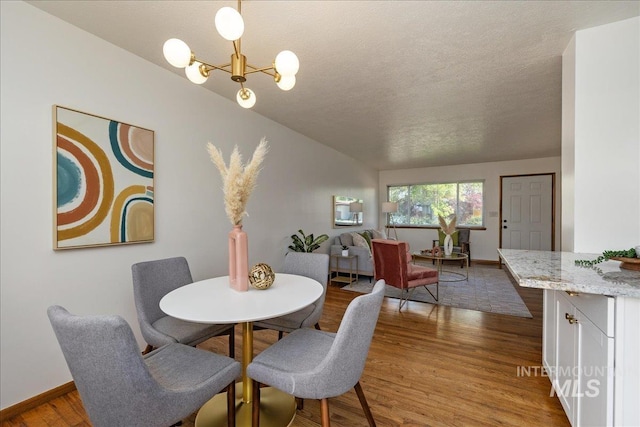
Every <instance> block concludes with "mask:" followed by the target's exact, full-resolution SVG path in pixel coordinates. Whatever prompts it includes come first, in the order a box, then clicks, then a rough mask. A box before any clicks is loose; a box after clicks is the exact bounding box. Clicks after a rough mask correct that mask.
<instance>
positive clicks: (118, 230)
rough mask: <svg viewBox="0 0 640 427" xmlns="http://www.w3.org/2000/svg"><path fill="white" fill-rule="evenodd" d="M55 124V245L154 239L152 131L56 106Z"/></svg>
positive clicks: (55, 246)
mask: <svg viewBox="0 0 640 427" xmlns="http://www.w3.org/2000/svg"><path fill="white" fill-rule="evenodd" d="M53 123H54V153H53V175H54V176H53V204H54V209H53V217H54V220H53V221H54V227H53V248H54V249H56V250H58V249H71V248H82V247H92V246H109V245H120V244H128V243H145V242H153V240H154V236H155V230H154V222H155V220H154V219H155V214H154V211H155V210H154V133H153V131H151V130H148V129H144V128H141V127H137V126H133V125H130V124H127V123H122V122H118V121H116V120H111V119H107V118H104V117H99V116H96V115H93V114H87V113H83V112H80V111H76V110H72V109H69V108H65V107H61V106H58V105H54V106H53Z"/></svg>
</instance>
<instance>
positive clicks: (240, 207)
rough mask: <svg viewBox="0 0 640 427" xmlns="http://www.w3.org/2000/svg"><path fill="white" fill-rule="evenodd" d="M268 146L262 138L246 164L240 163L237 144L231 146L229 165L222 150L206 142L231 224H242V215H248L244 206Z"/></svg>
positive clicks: (240, 157) (253, 186)
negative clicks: (219, 178)
mask: <svg viewBox="0 0 640 427" xmlns="http://www.w3.org/2000/svg"><path fill="white" fill-rule="evenodd" d="M268 150H269V147H268V146H267V140H266V139H265V138H262V140H260V144H258V146H257V147H256V150H255V151H254V152H253V157H251V160H249V163H247V165H246V166H243V165H242V156H241V155H240V151H239V150H238V146H237V145H236V146H235V147H233V152H232V153H231V158H230V159H229V166H228V167H227V165H226V163H225V161H224V159H223V158H222V151H220V149H219V148H216V147H215V146H214V145H213V144H212V143H210V142H209V143H208V144H207V151H208V152H209V156H210V157H211V161H212V162H213V164H214V165H216V167H217V168H218V171H219V172H220V176H221V177H222V192H223V193H224V209H225V212H226V213H227V217H228V218H229V221H231V224H233V225H240V224H242V217H243V216H245V215H248V214H247V212H246V210H245V207H246V206H247V202H248V201H249V196H250V195H251V192H252V191H253V189H254V188H255V187H256V179H257V178H258V174H259V173H260V165H261V164H262V161H263V160H264V158H265V155H266V154H267V151H268Z"/></svg>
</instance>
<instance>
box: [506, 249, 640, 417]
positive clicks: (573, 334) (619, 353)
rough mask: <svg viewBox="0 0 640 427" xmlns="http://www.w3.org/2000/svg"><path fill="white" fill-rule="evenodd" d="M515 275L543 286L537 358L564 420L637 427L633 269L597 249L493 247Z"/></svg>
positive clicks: (639, 276)
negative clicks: (602, 255) (595, 261)
mask: <svg viewBox="0 0 640 427" xmlns="http://www.w3.org/2000/svg"><path fill="white" fill-rule="evenodd" d="M498 255H499V256H500V258H501V260H502V261H503V262H504V264H505V266H506V267H507V269H508V270H509V272H510V273H511V274H512V275H513V277H514V279H515V281H516V282H517V283H518V284H519V285H520V286H523V287H530V288H539V289H544V310H543V317H544V318H543V338H542V339H543V343H542V353H543V354H542V363H543V366H544V368H545V370H546V372H547V374H548V375H549V378H550V380H551V382H552V384H553V388H554V389H555V393H556V394H557V395H558V398H559V399H560V402H561V403H562V406H563V408H564V409H565V412H566V413H567V417H568V418H569V421H570V422H571V425H572V426H574V427H576V426H586V425H590V426H591V425H598V426H604V425H607V426H611V425H615V426H640V369H639V366H638V365H640V272H638V271H632V270H625V269H621V268H620V262H618V261H606V262H602V263H599V264H596V265H594V266H593V267H582V266H577V265H576V263H575V261H576V260H582V259H584V260H593V259H596V258H597V256H598V255H597V254H580V253H571V252H552V251H528V250H515V249H498Z"/></svg>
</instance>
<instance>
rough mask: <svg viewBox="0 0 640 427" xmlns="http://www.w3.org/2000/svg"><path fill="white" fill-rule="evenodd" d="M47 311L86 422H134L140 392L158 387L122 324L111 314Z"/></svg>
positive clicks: (99, 423) (157, 388) (61, 310)
mask: <svg viewBox="0 0 640 427" xmlns="http://www.w3.org/2000/svg"><path fill="white" fill-rule="evenodd" d="M47 314H48V315H49V320H50V321H51V325H52V326H53V330H54V332H55V334H56V337H57V338H58V342H59V343H60V348H61V349H62V353H63V354H64V358H65V360H66V361H67V365H68V366H69V370H70V371H71V375H72V376H73V380H74V382H75V385H76V388H77V389H78V392H79V393H80V397H81V398H82V403H83V405H84V408H85V410H86V411H87V414H88V415H89V418H90V419H91V422H92V423H93V424H94V425H96V426H116V425H127V422H129V423H131V424H130V425H134V424H135V420H136V419H139V418H140V416H141V414H140V411H141V410H142V408H140V407H139V401H140V399H141V398H142V397H141V396H143V395H145V394H152V395H153V394H159V393H160V387H159V385H158V383H157V382H156V381H155V380H154V379H153V377H152V376H151V374H150V373H149V371H148V370H147V368H146V365H145V363H144V360H143V358H142V355H141V354H140V351H139V350H138V344H137V343H136V340H135V338H134V336H133V332H131V328H130V327H129V325H128V324H127V322H126V321H125V320H124V319H123V318H122V317H120V316H113V315H103V316H74V315H72V314H70V313H69V312H68V311H67V310H65V309H64V308H63V307H60V306H52V307H49V309H48V310H47ZM148 421H149V420H148Z"/></svg>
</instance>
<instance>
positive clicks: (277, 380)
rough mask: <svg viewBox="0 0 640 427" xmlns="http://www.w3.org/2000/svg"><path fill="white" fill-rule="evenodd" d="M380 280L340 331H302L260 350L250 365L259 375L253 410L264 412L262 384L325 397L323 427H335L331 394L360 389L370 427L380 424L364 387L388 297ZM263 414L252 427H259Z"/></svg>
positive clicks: (254, 375) (249, 369)
mask: <svg viewBox="0 0 640 427" xmlns="http://www.w3.org/2000/svg"><path fill="white" fill-rule="evenodd" d="M384 291H385V282H384V280H379V281H378V282H376V284H375V286H374V287H373V291H372V292H371V293H370V294H366V295H361V296H359V297H357V298H355V299H354V300H353V301H351V303H350V304H349V306H348V307H347V310H346V311H345V314H344V317H343V318H342V322H341V323H340V327H339V328H338V332H337V333H330V332H324V331H318V330H314V329H309V328H305V329H298V330H296V331H294V332H292V333H290V334H288V335H287V336H286V337H284V338H283V339H281V340H279V341H278V342H276V343H275V344H273V345H272V346H270V347H268V348H267V349H266V350H264V351H263V352H261V353H260V354H258V355H257V356H256V357H255V359H253V362H251V363H250V364H249V366H247V375H248V376H249V377H250V378H252V379H253V381H254V384H253V397H252V401H253V414H258V413H259V410H258V408H259V405H260V387H259V386H260V384H266V385H269V386H271V387H275V388H277V389H279V390H282V391H284V392H285V393H289V394H292V395H293V396H295V397H296V398H301V399H320V400H321V411H322V426H323V427H329V425H330V422H329V401H328V399H329V398H331V397H335V396H339V395H341V394H343V393H346V392H347V391H348V390H349V389H351V388H352V387H353V388H355V391H356V394H357V395H358V399H359V400H360V405H361V406H362V409H363V411H364V413H365V416H366V418H367V421H368V422H369V426H371V427H374V426H375V425H376V423H375V421H374V419H373V415H372V414H371V409H370V408H369V405H368V403H367V400H366V398H365V396H364V392H363V391H362V387H361V386H360V376H361V375H362V371H363V370H364V365H365V362H366V360H367V354H368V352H369V347H370V345H371V339H372V337H373V332H374V330H375V327H376V323H377V322H378V315H379V314H380V306H381V305H382V299H383V298H384ZM259 424H260V419H259V416H254V417H253V419H252V426H253V427H258V426H259Z"/></svg>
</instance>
